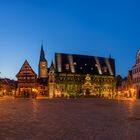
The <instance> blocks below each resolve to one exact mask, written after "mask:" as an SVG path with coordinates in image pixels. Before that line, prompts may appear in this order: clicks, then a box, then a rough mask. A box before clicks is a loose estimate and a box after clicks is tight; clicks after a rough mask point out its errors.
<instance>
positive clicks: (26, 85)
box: [15, 60, 38, 97]
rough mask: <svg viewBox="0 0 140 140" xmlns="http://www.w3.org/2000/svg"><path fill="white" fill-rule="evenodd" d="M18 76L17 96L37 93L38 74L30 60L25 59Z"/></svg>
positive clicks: (29, 95) (28, 95)
mask: <svg viewBox="0 0 140 140" xmlns="http://www.w3.org/2000/svg"><path fill="white" fill-rule="evenodd" d="M16 77H17V90H16V93H15V96H18V97H19V96H21V97H25V96H26V97H31V96H35V94H37V93H38V92H37V85H38V84H37V74H36V73H35V72H34V71H33V69H32V68H31V66H30V65H29V63H28V61H27V60H25V62H24V64H23V65H22V67H21V69H20V71H19V72H18V74H17V75H16Z"/></svg>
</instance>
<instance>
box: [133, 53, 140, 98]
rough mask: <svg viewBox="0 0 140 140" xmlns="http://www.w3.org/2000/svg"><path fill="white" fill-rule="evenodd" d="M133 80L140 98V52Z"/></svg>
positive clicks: (134, 68)
mask: <svg viewBox="0 0 140 140" xmlns="http://www.w3.org/2000/svg"><path fill="white" fill-rule="evenodd" d="M132 80H133V87H134V91H135V93H136V98H140V51H137V54H136V63H135V65H134V66H133V67H132Z"/></svg>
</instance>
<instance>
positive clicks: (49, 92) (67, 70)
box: [17, 45, 116, 98]
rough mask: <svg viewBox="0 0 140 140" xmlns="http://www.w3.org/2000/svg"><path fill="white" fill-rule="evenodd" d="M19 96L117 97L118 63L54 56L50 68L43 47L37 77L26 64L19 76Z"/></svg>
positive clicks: (110, 59) (96, 59)
mask: <svg viewBox="0 0 140 140" xmlns="http://www.w3.org/2000/svg"><path fill="white" fill-rule="evenodd" d="M17 79H18V90H17V92H18V93H22V94H23V93H25V92H26V93H27V92H28V93H29V94H32V93H33V92H36V93H37V95H38V96H39V95H41V96H42V95H43V96H48V97H76V96H98V97H109V98H113V97H115V88H116V78H115V60H114V59H112V58H103V57H96V56H87V55H77V54H64V53H55V57H54V60H53V62H52V63H51V66H50V67H49V68H48V62H47V60H46V58H45V52H44V50H43V45H42V46H41V52H40V59H39V65H38V77H37V75H36V73H35V72H34V71H33V69H32V68H31V66H30V65H29V63H28V62H27V61H25V62H24V64H23V66H22V68H21V70H20V71H19V73H18V74H17Z"/></svg>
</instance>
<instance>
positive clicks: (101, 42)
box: [0, 0, 140, 79]
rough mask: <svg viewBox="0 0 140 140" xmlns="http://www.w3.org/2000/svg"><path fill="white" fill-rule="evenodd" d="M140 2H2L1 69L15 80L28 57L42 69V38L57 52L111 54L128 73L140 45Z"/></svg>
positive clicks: (47, 49) (50, 54)
mask: <svg viewBox="0 0 140 140" xmlns="http://www.w3.org/2000/svg"><path fill="white" fill-rule="evenodd" d="M139 7H140V2H139V1H138V0H0V72H1V75H0V76H1V77H9V78H13V79H15V75H16V74H17V72H18V71H19V69H20V67H21V65H22V64H23V62H24V60H25V59H27V60H28V61H29V63H30V65H31V66H32V68H33V69H34V70H35V72H36V73H37V72H38V71H37V69H38V62H39V55H40V54H39V53H40V47H41V40H43V44H44V50H45V53H46V58H47V60H48V63H49V65H50V62H51V60H52V59H53V57H54V53H55V52H63V53H74V54H85V55H94V56H103V57H108V56H109V54H111V55H112V57H113V58H115V60H116V71H117V74H121V75H122V76H125V75H127V72H128V70H129V69H131V67H132V66H133V65H134V64H135V55H136V51H137V50H139V49H140V8H139Z"/></svg>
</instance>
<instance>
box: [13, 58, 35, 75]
mask: <svg viewBox="0 0 140 140" xmlns="http://www.w3.org/2000/svg"><path fill="white" fill-rule="evenodd" d="M19 76H37V74H36V73H35V72H34V71H33V69H32V67H31V66H30V64H29V63H28V61H27V60H25V61H24V63H23V65H22V67H21V69H20V71H19V72H18V74H17V75H16V77H19Z"/></svg>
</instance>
